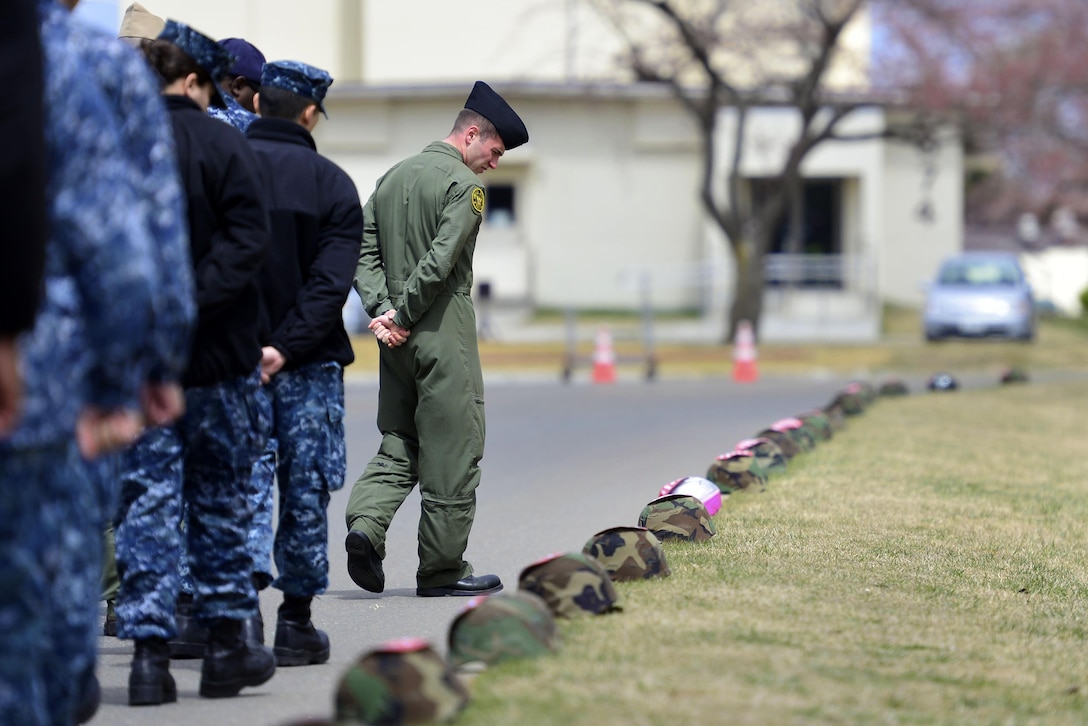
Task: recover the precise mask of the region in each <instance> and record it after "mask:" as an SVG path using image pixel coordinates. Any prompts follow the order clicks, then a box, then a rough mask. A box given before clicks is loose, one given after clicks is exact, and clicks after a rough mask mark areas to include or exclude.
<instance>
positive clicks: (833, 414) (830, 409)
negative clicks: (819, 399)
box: [823, 401, 846, 431]
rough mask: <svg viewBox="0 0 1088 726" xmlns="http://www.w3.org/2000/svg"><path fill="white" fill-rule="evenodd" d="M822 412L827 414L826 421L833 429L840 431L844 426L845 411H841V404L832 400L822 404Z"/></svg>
mask: <svg viewBox="0 0 1088 726" xmlns="http://www.w3.org/2000/svg"><path fill="white" fill-rule="evenodd" d="M823 412H824V415H826V416H827V421H828V423H830V424H831V429H832V430H833V431H842V430H843V429H845V428H846V412H845V411H843V408H842V405H841V404H839V403H837V402H835V401H832V402H831V403H829V404H828V405H826V406H824V408H823Z"/></svg>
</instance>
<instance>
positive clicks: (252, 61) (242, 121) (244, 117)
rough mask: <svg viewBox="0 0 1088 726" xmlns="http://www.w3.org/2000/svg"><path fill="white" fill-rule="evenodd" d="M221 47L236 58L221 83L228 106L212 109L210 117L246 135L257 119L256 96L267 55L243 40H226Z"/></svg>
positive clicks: (220, 89)
mask: <svg viewBox="0 0 1088 726" xmlns="http://www.w3.org/2000/svg"><path fill="white" fill-rule="evenodd" d="M219 45H221V46H223V48H225V49H226V51H227V52H228V53H230V54H231V55H232V56H234V63H233V65H231V67H230V70H228V71H227V72H226V75H224V76H223V79H222V80H221V81H219V91H220V93H221V94H222V96H223V101H224V103H226V106H225V107H224V108H216V107H215V106H211V107H209V108H208V115H209V116H211V117H212V118H217V119H219V120H220V121H226V122H227V123H229V124H230V125H231V126H233V127H234V128H236V129H238V130H239V131H241V132H242V133H243V134H244V133H245V132H246V129H247V128H249V125H250V124H251V123H253V122H254V121H256V120H257V111H256V109H255V108H254V106H253V97H254V95H256V93H257V92H258V91H259V90H260V88H261V68H263V67H264V61H265V58H264V53H262V52H261V51H260V50H259V49H258V48H257V46H255V45H253V44H252V43H250V42H249V41H248V40H243V39H242V38H224V39H223V40H221V41H219Z"/></svg>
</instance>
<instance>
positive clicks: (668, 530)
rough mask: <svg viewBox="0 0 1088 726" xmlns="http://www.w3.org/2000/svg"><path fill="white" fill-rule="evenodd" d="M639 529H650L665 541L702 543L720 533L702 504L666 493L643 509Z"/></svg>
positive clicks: (639, 517)
mask: <svg viewBox="0 0 1088 726" xmlns="http://www.w3.org/2000/svg"><path fill="white" fill-rule="evenodd" d="M638 526H640V527H645V528H647V529H648V530H650V531H651V532H653V533H654V536H656V537H657V538H658V539H659V540H661V541H662V542H664V541H665V540H669V539H682V540H689V541H693V542H703V541H705V540H708V539H710V538H711V537H713V536H714V535H716V534H717V533H718V529H717V527H715V526H714V520H713V519H711V518H710V515H709V514H708V513H707V511H706V507H704V506H703V503H702V502H700V501H699V500H698V499H696V498H695V497H692V496H689V495H687V494H667V495H665V496H663V497H658V498H657V499H655V500H653V501H652V502H650V503H649V504H647V505H646V506H645V507H643V508H642V513H641V514H639V516H638Z"/></svg>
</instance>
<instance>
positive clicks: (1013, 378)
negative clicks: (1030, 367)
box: [998, 366, 1028, 383]
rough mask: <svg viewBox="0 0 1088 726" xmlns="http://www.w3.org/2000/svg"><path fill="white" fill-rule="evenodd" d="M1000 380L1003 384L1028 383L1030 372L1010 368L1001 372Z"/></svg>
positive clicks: (1013, 367) (1015, 367)
mask: <svg viewBox="0 0 1088 726" xmlns="http://www.w3.org/2000/svg"><path fill="white" fill-rule="evenodd" d="M998 380H1000V381H1001V382H1002V383H1027V382H1028V372H1027V371H1026V370H1024V369H1023V368H1019V367H1017V366H1010V367H1008V368H1006V369H1004V370H1003V371H1001V377H1000V378H999V379H998Z"/></svg>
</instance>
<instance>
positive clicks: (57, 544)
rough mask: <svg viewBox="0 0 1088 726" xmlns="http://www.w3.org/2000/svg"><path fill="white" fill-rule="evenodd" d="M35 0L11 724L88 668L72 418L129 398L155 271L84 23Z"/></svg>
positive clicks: (13, 531)
mask: <svg viewBox="0 0 1088 726" xmlns="http://www.w3.org/2000/svg"><path fill="white" fill-rule="evenodd" d="M38 10H39V14H40V18H41V40H42V46H43V50H44V61H45V93H44V97H45V111H46V144H47V155H48V156H47V161H46V164H47V169H48V183H47V190H46V193H47V204H48V208H49V217H50V224H51V228H50V239H49V244H48V246H47V253H46V254H47V259H46V278H45V296H44V299H43V303H42V307H41V309H40V310H39V313H38V317H37V320H36V323H35V327H34V329H33V330H32V331H31V332H30V333H28V334H26V335H25V336H23V337H22V338H21V339H20V353H21V358H22V360H21V364H22V370H23V373H24V386H25V390H24V394H25V397H26V398H25V408H24V415H23V419H22V421H21V422H20V425H19V427H18V428H17V429H16V431H15V432H14V433H13V434H12V436H11V437H9V438H8V439H7V440H6V441H4V442H0V481H2V482H3V483H4V489H5V491H4V496H3V497H0V522H2V524H0V563H2V569H0V579H2V584H0V723H18V724H37V723H71V722H72V721H73V720H74V711H75V707H76V704H77V700H78V698H79V692H80V688H81V686H82V683H83V680H82V679H83V678H85V677H86V675H87V674H88V673H89V672H90V669H92V668H93V662H94V650H93V644H94V641H93V638H91V637H88V636H89V635H90V634H88V633H84V632H81V627H82V625H83V624H85V623H87V622H93V619H94V612H95V610H96V602H97V595H98V592H97V589H98V583H97V578H96V577H94V575H95V574H97V572H98V570H99V569H100V568H101V549H100V548H101V536H102V530H101V527H100V525H99V522H101V517H102V512H101V509H100V508H101V501H100V496H99V495H97V494H96V492H95V490H94V488H93V487H92V485H91V484H90V482H89V481H88V479H87V477H86V467H85V466H84V464H83V462H82V460H81V459H80V457H79V454H78V452H77V451H76V449H75V444H74V438H73V431H74V428H75V421H76V417H77V415H78V413H79V411H80V410H81V409H82V408H83V407H84V406H86V405H95V406H98V407H101V408H107V409H109V408H116V407H120V406H135V405H136V396H137V393H138V388H139V385H140V383H141V381H142V380H144V379H145V378H146V377H147V375H148V373H149V371H150V369H151V367H152V364H153V362H152V361H151V360H150V359H149V358H148V351H149V350H150V348H151V344H150V341H151V338H150V331H151V325H152V321H153V319H154V310H153V295H154V293H155V290H154V288H153V285H154V281H155V279H156V277H157V273H156V272H155V269H154V268H155V262H154V258H153V256H152V254H151V248H150V236H149V231H148V225H147V222H146V219H145V218H144V216H143V214H144V210H142V209H141V207H140V205H139V204H138V203H137V194H136V192H135V191H134V190H133V188H132V186H131V181H132V176H131V174H132V171H131V169H130V168H129V167H128V165H127V164H128V162H127V160H126V159H125V157H124V156H123V155H122V153H121V144H120V140H119V137H118V133H117V128H116V125H115V122H114V119H115V114H114V113H113V111H112V110H111V107H110V104H109V102H108V100H107V99H106V98H105V96H104V95H103V93H102V90H101V87H100V85H99V84H97V83H95V82H93V79H91V78H89V77H88V66H87V60H88V55H87V53H88V48H87V47H86V45H85V43H84V40H83V36H81V35H80V34H79V33H77V32H75V31H74V30H73V26H72V24H71V21H70V20H69V18H68V14H67V11H66V10H64V9H63V8H61V7H60V6H59V5H57V4H56V3H55V2H53V1H52V0H39V3H38ZM88 573H89V574H91V577H88V576H87V574H88ZM87 613H90V614H89V615H88V614H87ZM92 627H93V626H92ZM88 645H90V646H91V649H90V650H88Z"/></svg>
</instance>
